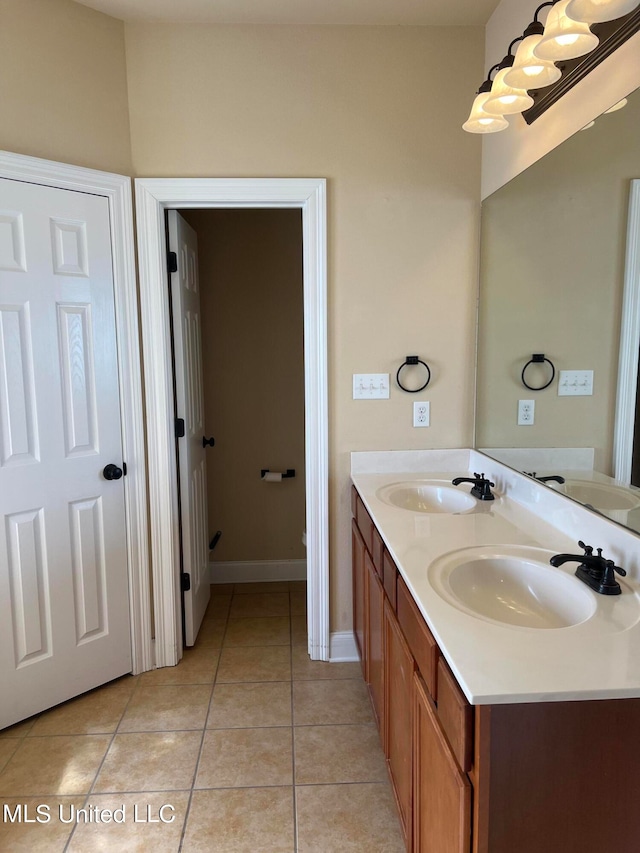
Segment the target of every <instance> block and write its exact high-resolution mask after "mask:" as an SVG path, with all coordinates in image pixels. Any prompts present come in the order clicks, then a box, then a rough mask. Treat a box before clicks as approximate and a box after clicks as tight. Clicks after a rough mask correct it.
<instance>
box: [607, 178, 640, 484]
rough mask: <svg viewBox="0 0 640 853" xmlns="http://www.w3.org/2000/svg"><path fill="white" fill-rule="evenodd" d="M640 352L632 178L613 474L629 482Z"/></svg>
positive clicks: (639, 242) (639, 272) (638, 229)
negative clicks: (639, 356)
mask: <svg viewBox="0 0 640 853" xmlns="http://www.w3.org/2000/svg"><path fill="white" fill-rule="evenodd" d="M639 351H640V179H635V180H632V181H631V186H630V189H629V216H628V219H627V249H626V254H625V267H624V295H623V299H622V320H621V323H620V359H619V362H618V397H617V400H616V418H615V434H614V440H613V476H614V477H615V478H616V480H621V481H622V482H623V483H626V484H627V485H629V484H630V483H631V462H632V457H633V433H634V427H635V418H636V396H637V388H638V354H639Z"/></svg>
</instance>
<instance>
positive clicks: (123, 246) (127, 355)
mask: <svg viewBox="0 0 640 853" xmlns="http://www.w3.org/2000/svg"><path fill="white" fill-rule="evenodd" d="M0 177H1V178H7V179H9V180H15V181H22V182H26V183H31V184H41V185H43V186H47V187H52V188H55V189H65V190H73V191H76V192H83V193H91V194H92V195H99V196H104V197H105V198H106V199H107V201H108V203H109V223H110V227H111V251H112V266H113V288H114V301H115V315H116V347H117V353H118V379H119V386H120V413H121V423H122V452H123V460H124V461H125V462H126V463H127V476H126V477H125V478H124V480H123V485H124V500H125V535H126V548H127V573H128V578H129V617H130V623H131V662H132V672H133V673H134V675H136V674H138V673H140V672H144V671H145V670H148V669H152V668H153V666H154V648H153V639H152V636H153V634H152V619H151V583H150V580H151V578H150V574H149V547H148V529H147V486H146V470H145V435H144V410H143V405H142V373H141V365H140V345H139V330H138V303H137V290H136V267H135V250H134V241H133V205H132V193H131V178H129V177H126V176H125V175H116V174H112V173H111V172H100V171H97V170H95V169H86V168H83V167H81V166H72V165H69V164H66V163H57V162H54V161H52V160H43V159H40V158H37V157H28V156H26V155H23V154H14V153H12V152H9V151H0Z"/></svg>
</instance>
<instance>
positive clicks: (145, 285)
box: [135, 178, 329, 666]
mask: <svg viewBox="0 0 640 853" xmlns="http://www.w3.org/2000/svg"><path fill="white" fill-rule="evenodd" d="M135 198H136V218H137V237H138V261H139V276H140V312H141V327H142V354H143V364H144V379H145V394H146V411H147V442H148V444H147V447H148V483H149V511H150V517H149V526H150V541H151V566H152V577H153V598H154V615H155V636H156V664H157V666H172V665H175V664H176V663H177V662H178V660H179V659H180V657H181V656H182V630H181V626H180V594H181V593H180V579H179V575H180V572H179V567H180V551H179V537H178V524H179V518H178V505H177V497H178V483H177V466H176V452H175V436H174V395H173V380H172V364H171V337H170V315H169V299H168V292H169V290H168V288H169V282H168V272H167V263H166V257H167V245H166V236H165V221H164V217H165V210H166V209H168V208H173V209H176V210H179V209H184V208H283V207H287V208H299V209H300V210H301V211H302V244H303V288H304V375H305V465H306V501H307V506H306V523H307V604H308V617H307V621H308V636H309V646H308V649H309V654H310V656H311V658H312V659H313V660H328V659H329V509H328V506H329V502H328V488H329V463H328V412H327V274H326V230H327V229H326V180H325V179H324V178H137V179H136V180H135Z"/></svg>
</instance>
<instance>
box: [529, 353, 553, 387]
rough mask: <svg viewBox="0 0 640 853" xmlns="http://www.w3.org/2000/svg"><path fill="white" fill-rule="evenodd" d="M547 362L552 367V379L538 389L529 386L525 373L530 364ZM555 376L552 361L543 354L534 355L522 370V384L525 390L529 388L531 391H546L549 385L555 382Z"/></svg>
mask: <svg viewBox="0 0 640 853" xmlns="http://www.w3.org/2000/svg"><path fill="white" fill-rule="evenodd" d="M545 361H546V362H547V364H549V365H551V379H550V380H549V381H548V382H547V383H546V384H545V385H540V386H539V387H538V388H534V387H533V385H529V383H528V382H527V380H526V379H525V378H524V374H525V371H526V369H527V367H529V365H530V364H542V362H545ZM555 375H556V369H555V367H554V365H553V362H552V361H551V360H550V359H548V358H545V354H544V353H543V352H538V353H534V354H533V355H532V356H531V358H530V359H529V361H528V362H527V363H526V364H525V366H524V367H523V368H522V384H523V385H524V387H525V388H528V389H529V391H544V389H545V388H548V387H549V385H551V383H552V382H553V380H554V377H555Z"/></svg>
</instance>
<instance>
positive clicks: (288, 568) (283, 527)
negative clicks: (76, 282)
mask: <svg viewBox="0 0 640 853" xmlns="http://www.w3.org/2000/svg"><path fill="white" fill-rule="evenodd" d="M167 219H168V229H167V231H168V235H169V249H170V251H172V252H175V253H176V258H175V267H176V269H175V272H172V274H171V276H170V284H171V296H172V314H173V316H172V329H173V344H174V345H173V351H174V365H175V371H176V375H175V389H176V391H175V394H176V417H177V418H178V419H179V422H180V423H183V422H184V423H185V427H184V428H183V429H181V430H180V431H179V434H180V437H179V438H177V439H176V445H177V447H176V450H177V457H178V481H179V496H180V518H181V531H182V535H181V557H182V571H183V575H182V577H183V599H184V608H183V610H184V622H185V630H184V634H183V638H184V641H185V643H186V645H192V644H193V643H194V642H195V637H196V635H197V631H198V628H199V624H200V621H201V618H202V612H204V607H205V606H206V602H207V600H208V590H206V595H205V594H204V591H203V592H202V594H201V593H200V592H199V590H198V588H197V587H198V579H199V574H200V567H199V565H197V564H199V562H200V560H201V557H200V554H201V553H202V554H208V559H207V560H206V562H207V569H206V574H207V578H208V581H209V582H211V583H213V584H228V583H247V582H260V581H266V582H277V581H299V580H306V551H305V545H304V540H305V539H306V536H305V458H304V455H305V454H304V450H305V441H304V323H303V320H304V317H303V314H304V310H303V309H304V299H303V265H302V214H301V211H300V209H298V208H279V209H278V208H276V209H273V208H266V209H265V208H243V209H233V208H231V209H229V208H217V209H195V210H182V211H180V212H178V211H175V210H171V211H167ZM189 229H192V230H191V231H190V230H189ZM179 235H183V236H182V238H181V237H180V236H179ZM183 245H184V248H185V250H184V251H183V252H181V247H182V246H183ZM190 246H193V247H194V249H191V248H190ZM192 257H193V258H194V260H195V266H196V268H195V269H191V261H190V258H192ZM196 259H197V260H196ZM181 264H185V266H186V269H184V270H181V269H180V266H181ZM182 294H184V296H183V295H182ZM186 303H188V305H187V304H186ZM198 354H200V355H198ZM194 359H197V362H198V363H195V364H191V363H190V362H192V361H193V360H194ZM199 386H201V388H202V391H200V387H199ZM191 396H193V397H194V399H193V400H190V398H191ZM192 421H195V422H193V423H192ZM191 515H192V516H194V518H193V521H191V520H190V518H189V516H191ZM203 517H204V521H202V519H203ZM185 521H186V523H185ZM185 528H188V529H189V532H190V533H193V536H189V535H185ZM191 528H193V529H192V530H191ZM192 539H193V541H191V540H192ZM200 539H203V541H202V542H200V541H199V540H200ZM185 573H186V574H188V575H189V580H188V582H186V583H185V582H184V580H185ZM274 588H275V587H274ZM266 589H268V587H267V588H266Z"/></svg>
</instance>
